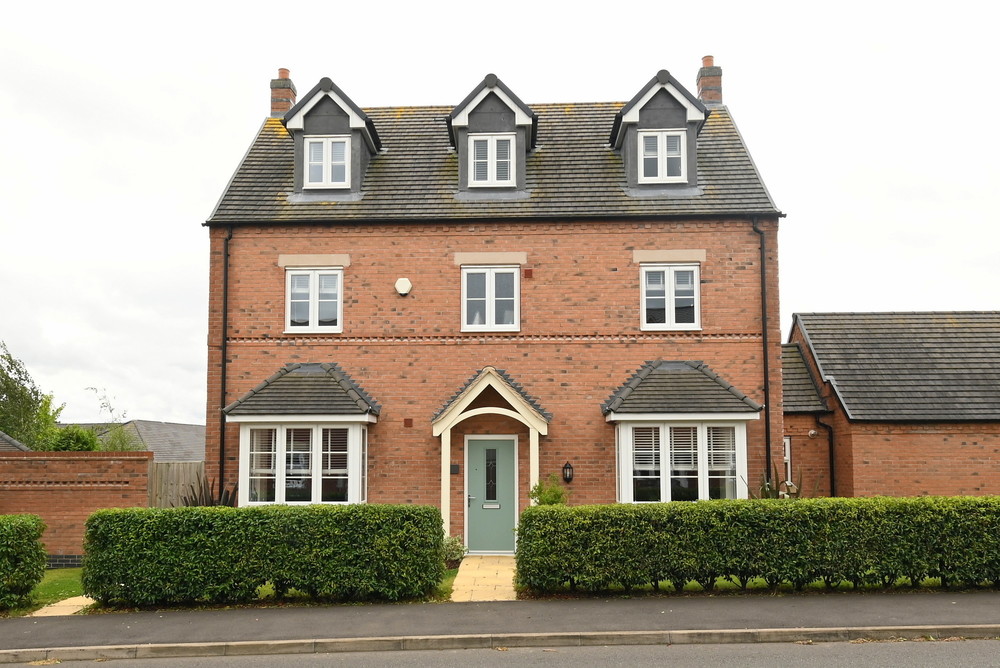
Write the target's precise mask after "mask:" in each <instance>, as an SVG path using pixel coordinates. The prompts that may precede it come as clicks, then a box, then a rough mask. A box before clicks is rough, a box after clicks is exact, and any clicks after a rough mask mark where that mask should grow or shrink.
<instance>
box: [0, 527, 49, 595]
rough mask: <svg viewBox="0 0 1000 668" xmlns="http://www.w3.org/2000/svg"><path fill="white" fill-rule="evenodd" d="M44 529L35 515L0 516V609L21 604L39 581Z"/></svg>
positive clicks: (42, 572)
mask: <svg viewBox="0 0 1000 668" xmlns="http://www.w3.org/2000/svg"><path fill="white" fill-rule="evenodd" d="M44 530H45V524H44V523H43V522H42V520H41V518H40V517H38V516H37V515H0V609H5V608H12V607H14V606H17V605H21V604H23V603H25V602H26V601H27V600H28V597H29V596H30V595H31V590H32V589H34V588H35V586H36V585H38V583H39V582H41V581H42V576H43V575H45V546H44V545H42V532H43V531H44Z"/></svg>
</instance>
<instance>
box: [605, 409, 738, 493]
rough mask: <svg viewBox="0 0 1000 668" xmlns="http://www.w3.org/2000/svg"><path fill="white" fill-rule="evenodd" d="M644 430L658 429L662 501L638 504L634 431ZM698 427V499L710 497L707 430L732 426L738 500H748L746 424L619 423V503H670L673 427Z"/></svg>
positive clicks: (617, 436)
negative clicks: (634, 482) (635, 498)
mask: <svg viewBox="0 0 1000 668" xmlns="http://www.w3.org/2000/svg"><path fill="white" fill-rule="evenodd" d="M643 427H655V428H659V430H660V432H659V434H660V443H659V459H660V475H659V479H660V501H635V500H634V498H633V491H634V488H633V479H634V477H633V469H634V465H633V447H632V446H633V438H634V437H633V430H634V429H636V428H643ZM671 427H695V428H696V429H697V448H698V450H697V451H698V464H699V466H698V499H699V500H704V499H708V498H709V486H708V478H709V468H708V466H707V462H708V428H709V427H729V428H732V429H733V430H734V435H735V444H736V497H735V498H737V499H746V498H749V489H748V487H747V431H746V423H744V422H733V421H718V422H716V421H701V422H682V421H673V420H670V421H666V422H653V421H649V422H647V421H643V422H638V421H637V422H619V423H618V426H617V430H616V440H617V451H618V452H617V460H618V501H619V502H620V503H662V502H666V501H670V500H671V498H670V428H671Z"/></svg>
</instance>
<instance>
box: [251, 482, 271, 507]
mask: <svg viewBox="0 0 1000 668" xmlns="http://www.w3.org/2000/svg"><path fill="white" fill-rule="evenodd" d="M274 489H275V479H274V478H250V501H258V502H270V503H274Z"/></svg>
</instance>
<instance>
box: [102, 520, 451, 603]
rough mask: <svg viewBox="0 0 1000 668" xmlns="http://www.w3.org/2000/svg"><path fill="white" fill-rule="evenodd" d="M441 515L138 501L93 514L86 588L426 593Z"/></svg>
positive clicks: (211, 598)
mask: <svg viewBox="0 0 1000 668" xmlns="http://www.w3.org/2000/svg"><path fill="white" fill-rule="evenodd" d="M442 539H443V533H442V522H441V513H440V511H439V510H438V509H437V508H434V507H430V506H415V505H406V506H403V505H398V506H397V505H379V504H357V505H347V506H318V505H317V506H277V505H276V506H258V507H248V508H228V507H222V506H216V507H191V508H130V509H109V510H100V511H97V512H96V513H94V514H93V515H91V516H90V518H89V519H88V520H87V526H86V535H85V542H84V550H85V555H84V561H83V587H84V592H85V593H86V594H87V595H88V596H90V597H92V598H94V599H95V600H97V601H99V602H101V603H105V604H115V605H135V606H147V605H161V604H177V603H192V602H211V603H237V602H242V601H249V600H253V599H254V598H256V597H257V593H258V588H259V587H261V586H262V585H264V584H266V583H270V584H271V585H273V586H274V589H275V593H276V594H277V595H279V596H281V595H284V594H285V593H287V592H288V591H289V590H290V589H295V590H297V591H298V592H301V593H303V594H308V595H310V596H314V597H319V598H331V599H338V600H363V599H382V600H401V599H408V598H416V597H421V596H426V595H427V594H429V593H430V592H431V591H433V590H434V588H435V587H436V586H437V585H438V583H439V582H440V580H441V577H442V575H443V568H444V567H443V564H442V561H441V548H442Z"/></svg>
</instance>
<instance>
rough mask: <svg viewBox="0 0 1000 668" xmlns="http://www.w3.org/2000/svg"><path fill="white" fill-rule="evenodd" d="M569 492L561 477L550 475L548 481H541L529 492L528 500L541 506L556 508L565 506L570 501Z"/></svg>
mask: <svg viewBox="0 0 1000 668" xmlns="http://www.w3.org/2000/svg"><path fill="white" fill-rule="evenodd" d="M569 493H570V492H569V490H568V489H566V488H565V487H564V486H563V484H562V483H561V482H559V476H557V475H556V474H555V473H550V474H549V477H548V478H547V479H546V480H539V481H538V482H537V483H535V485H534V486H533V487H532V488H531V489H530V490H529V491H528V498H530V499H531V500H532V501H534V502H535V503H536V504H537V505H539V506H555V505H560V504H565V503H566V501H567V499H569Z"/></svg>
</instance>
